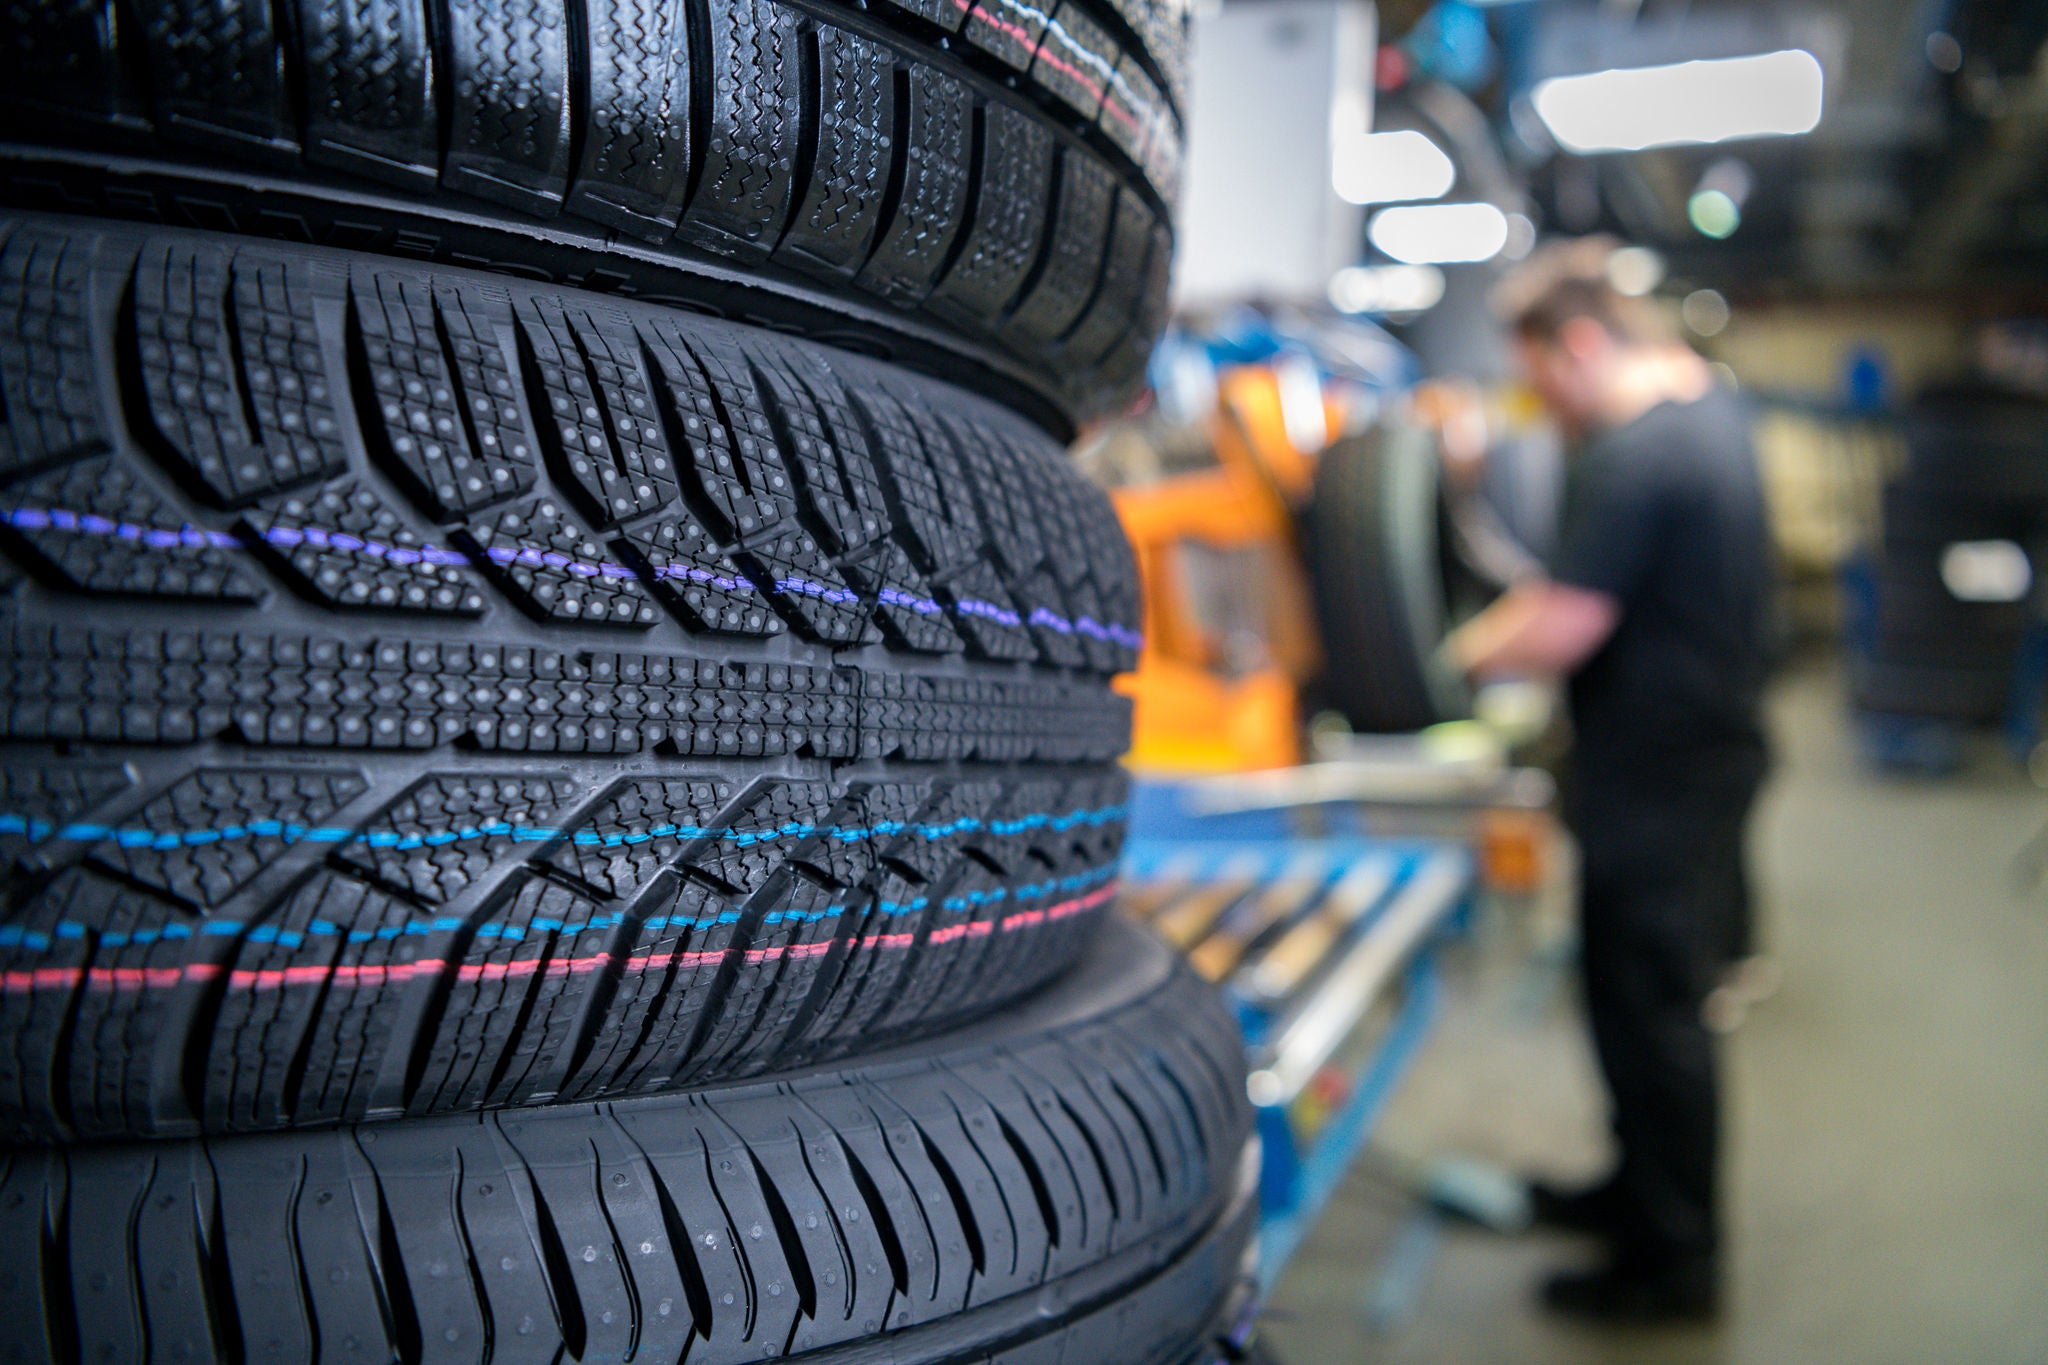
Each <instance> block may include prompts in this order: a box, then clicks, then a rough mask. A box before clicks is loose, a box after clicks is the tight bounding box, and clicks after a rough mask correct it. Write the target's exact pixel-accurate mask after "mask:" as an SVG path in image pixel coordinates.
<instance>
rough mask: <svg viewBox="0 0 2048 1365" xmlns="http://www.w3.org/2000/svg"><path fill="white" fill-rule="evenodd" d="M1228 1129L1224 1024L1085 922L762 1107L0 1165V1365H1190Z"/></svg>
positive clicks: (1222, 1238)
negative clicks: (972, 1005)
mask: <svg viewBox="0 0 2048 1365" xmlns="http://www.w3.org/2000/svg"><path fill="white" fill-rule="evenodd" d="M1250 1131H1251V1122H1250V1112H1249V1107H1248V1105H1247V1104H1246V1101H1245V1097H1244V1062H1243V1052H1242V1046H1241V1044H1240V1042H1239V1040H1238V1037H1237V1033H1236V1029H1235V1026H1234V1025H1233V1023H1232V1021H1231V1019H1230V1017H1229V1014H1228V1012H1227V1011H1226V1010H1225V1008H1224V1007H1223V1005H1222V1002H1221V1001H1220V999H1219V998H1218V997H1217V996H1216V994H1215V992H1214V991H1213V990H1211V989H1210V988H1209V987H1207V986H1206V985H1205V984H1204V983H1202V982H1200V981H1199V980H1198V979H1196V978H1195V976H1194V975H1193V973H1192V972H1191V971H1190V970H1189V969H1188V968H1187V967H1186V965H1185V964H1184V963H1183V962H1181V961H1180V960H1179V959H1178V958H1177V957H1175V956H1174V955H1172V954H1171V953H1169V952H1168V950H1166V949H1165V948H1164V947H1163V946H1162V945H1160V944H1159V943H1157V942H1156V941H1155V940H1153V939H1151V938H1150V937H1149V936H1147V935H1145V934H1144V933H1142V931H1140V930H1138V929H1136V928H1134V927H1130V926H1127V925H1123V924H1116V925H1113V926H1110V927H1107V928H1105V930H1104V932H1103V934H1102V935H1101V937H1100V938H1099V939H1098V940H1097V941H1096V944H1095V946H1094V948H1093V949H1092V950H1091V951H1090V952H1089V953H1088V954H1087V956H1086V957H1085V959H1084V961H1083V963H1082V965H1081V966H1080V967H1079V969H1078V970H1076V971H1075V972H1073V973H1072V974H1070V975H1069V976H1068V977H1066V978H1065V979H1064V980H1063V981H1062V982H1061V983H1060V984H1059V985H1058V986H1056V987H1055V988H1053V989H1052V990H1050V991H1048V992H1045V993H1043V994H1041V995H1039V996H1037V997H1034V998H1033V999H1032V1000H1031V1001H1030V1002H1028V1003H1026V1004H1024V1005H1022V1006H1020V1007H1018V1008H1017V1009H1015V1010H1013V1011H1011V1012H1009V1013H1008V1014H1006V1015H1005V1016H1004V1017H1003V1018H1002V1019H1000V1020H991V1021H988V1022H986V1023H983V1024H978V1025H973V1026H970V1027H968V1028H966V1029H964V1030H961V1031H958V1032H954V1033H949V1034H944V1035H941V1036H937V1037H933V1038H929V1039H926V1040H923V1041H920V1042H917V1043H914V1044H910V1045H907V1046H904V1047H901V1048H898V1049H895V1050H893V1051H889V1052H886V1053H883V1054H880V1055H876V1056H871V1057H869V1058H867V1059H865V1060H863V1061H860V1062H857V1063H841V1064H836V1065H831V1066H825V1067H819V1068H815V1069H811V1070H807V1071H802V1072H799V1073H795V1074H791V1075H787V1076H784V1077H780V1078H778V1080H777V1081H776V1082H775V1083H774V1084H772V1085H771V1084H765V1083H740V1084H725V1085H715V1086H707V1087H701V1088H699V1089H697V1090H694V1091H692V1092H691V1093H689V1094H686V1095H667V1096H652V1097H645V1098H638V1099H630V1100H622V1101H617V1102H613V1103H605V1104H574V1105H556V1106H549V1107H545V1108H537V1109H510V1110H503V1111H499V1112H495V1113H492V1114H488V1115H484V1116H482V1117H481V1118H477V1117H460V1116H448V1117H441V1118H427V1119H414V1120H408V1121H406V1122H403V1123H396V1124H382V1125H361V1126H355V1127H340V1128H334V1129H329V1130H325V1131H319V1132H299V1133H272V1134H265V1135H260V1136H247V1137H228V1138H194V1139H184V1140H174V1141H166V1142H155V1143H145V1144H132V1145H100V1146H79V1147H69V1148H50V1149H43V1150H18V1151H15V1152H13V1153H11V1154H10V1155H9V1158H8V1160H7V1162H6V1164H5V1167H4V1174H0V1202H4V1205H5V1207H7V1208H10V1209H22V1208H29V1209H34V1210H36V1211H37V1216H36V1217H34V1218H24V1217H16V1216H13V1215H9V1216H8V1217H6V1218H4V1219H0V1275H5V1276H6V1277H7V1283H8V1284H10V1285H11V1286H13V1292H12V1293H11V1294H10V1296H9V1309H8V1312H7V1313H6V1314H5V1315H4V1316H0V1357H4V1358H7V1359H24V1360H31V1359H32V1360H140V1359H143V1358H145V1356H149V1357H151V1358H153V1357H154V1356H155V1355H158V1354H161V1355H162V1356H163V1358H165V1359H190V1360H215V1359H228V1358H233V1357H235V1356H238V1355H240V1354H242V1353H243V1352H245V1351H246V1352H247V1353H248V1354H250V1355H251V1356H254V1355H255V1354H257V1352H258V1351H259V1349H260V1351H261V1353H262V1355H263V1357H264V1358H266V1359H278V1360H303V1359H315V1358H317V1359H320V1360H344V1361H345V1360H365V1361H369V1360H380V1361H381V1360H394V1359H399V1360H419V1359H437V1360H439V1359H446V1360H482V1359H484V1358H486V1355H488V1358H489V1359H491V1360H493V1361H499V1362H504V1361H526V1360H532V1361H552V1360H560V1359H564V1358H569V1359H580V1360H597V1359H611V1360H616V1359H625V1358H628V1357H629V1356H630V1357H631V1358H633V1359H647V1360H676V1359H688V1360H690V1361H692V1362H740V1361H755V1360H760V1359H762V1358H763V1357H775V1358H780V1357H782V1356H784V1355H799V1356H802V1357H803V1358H804V1359H806V1360H815V1361H818V1362H821V1365H824V1363H828V1362H849V1363H851V1362H856V1361H858V1362H870V1361H875V1360H881V1359H887V1360H890V1361H896V1362H901V1363H902V1365H925V1363H926V1362H929V1363H930V1365H939V1362H961V1361H968V1360H974V1361H983V1360H988V1359H991V1358H994V1359H1000V1360H1019V1361H1024V1360H1029V1361H1039V1360H1045V1361H1055V1360H1069V1361H1089V1362H1100V1365H1149V1363H1150V1362H1169V1361H1180V1360H1183V1359H1201V1360H1205V1361H1206V1360H1210V1359H1213V1358H1214V1356H1213V1354H1212V1353H1202V1352H1200V1348H1201V1347H1202V1345H1203V1344H1204V1343H1207V1342H1213V1341H1214V1340H1215V1339H1217V1338H1218V1337H1220V1336H1221V1335H1222V1334H1223V1332H1224V1331H1225V1330H1226V1329H1227V1328H1228V1327H1229V1326H1230V1325H1231V1324H1230V1322H1229V1321H1228V1320H1227V1319H1228V1315H1230V1314H1231V1313H1232V1312H1233V1311H1234V1310H1235V1309H1238V1308H1241V1306H1242V1302H1243V1294H1244V1290H1245V1289H1246V1288H1247V1280H1246V1276H1245V1270H1246V1262H1245V1256H1246V1251H1247V1249H1248V1247H1249V1245H1250V1242H1251V1234H1252V1231H1253V1225H1254V1222H1255V1217H1256V1188H1255V1187H1256V1181H1255V1176H1256V1164H1255V1163H1254V1162H1252V1161H1250V1160H1249V1158H1250V1157H1251V1155H1252V1154H1253V1153H1255V1151H1256V1147H1255V1146H1248V1139H1249V1137H1250ZM145 1343H146V1344H147V1345H145Z"/></svg>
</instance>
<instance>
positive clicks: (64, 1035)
mask: <svg viewBox="0 0 2048 1365" xmlns="http://www.w3.org/2000/svg"><path fill="white" fill-rule="evenodd" d="M192 927H193V921H192V916H191V915H190V913H189V912H186V911H183V910H180V909H178V908H175V907H173V906H171V905H169V904H167V903H165V902H164V901H162V900H160V899H157V898H156V897H153V896H149V895H147V894H145V893H143V892H140V891H137V890H135V889H134V888H132V887H127V886H123V885H121V884H120V883H118V882H116V881H113V880H112V879H110V878H108V877H104V876H100V875H98V874H97V873H95V872H91V871H87V870H84V869H80V868H67V869H65V870H64V871H62V872H60V873H58V874H57V876H56V877H55V878H53V879H52V880H51V881H50V882H48V883H47V884H45V885H43V886H41V887H39V888H37V889H36V891H35V892H34V893H33V894H32V895H30V896H29V897H28V898H27V899H26V900H25V902H24V903H23V904H21V905H20V906H18V907H15V908H13V909H12V910H11V911H10V913H9V915H8V920H7V924H6V926H5V928H4V930H0V962H4V963H5V967H6V975H7V977H8V979H9V982H10V987H11V989H10V990H8V991H7V992H6V993H5V994H4V995H0V1027H5V1028H6V1030H7V1036H8V1037H9V1038H10V1039H11V1040H13V1041H12V1043H11V1045H10V1046H9V1047H8V1048H7V1049H6V1050H5V1051H0V1106H4V1111H5V1112H6V1114H7V1119H8V1123H7V1124H6V1127H7V1128H8V1129H9V1130H12V1133H13V1135H14V1136H16V1137H33V1136H42V1135H46V1133H47V1129H46V1128H44V1127H43V1126H42V1125H41V1124H38V1123H37V1122H36V1119H35V1118H34V1117H31V1116H36V1115H42V1116H45V1117H44V1119H43V1124H47V1123H48V1122H49V1121H50V1118H51V1117H55V1118H57V1119H58V1120H59V1121H61V1122H62V1123H63V1124H65V1125H66V1126H67V1127H70V1128H71V1129H73V1130H74V1131H77V1132H80V1133H86V1134H91V1135H94V1136H109V1135H117V1134H120V1133H123V1132H128V1131H134V1130H136V1129H146V1128H148V1127H149V1126H150V1119H151V1117H152V1114H151V1110H152V1108H153V1106H152V1105H151V1103H150V1100H151V1087H150V1076H149V1072H150V1057H151V1047H150V1044H151V1041H152V1039H154V1038H155V1037H156V1036H158V1035H160V1034H162V1033H164V1032H166V1031H168V1028H167V1026H168V1022H169V1020H170V1018H171V1016H172V1014H173V1012H174V1006H173V992H172V991H171V990H170V989H166V987H173V986H175V985H177V984H178V982H179V981H180V980H181V976H182V973H181V971H180V969H179V967H178V966H177V965H174V964H176V963H177V962H180V961H182V959H183V956H184V943H185V941H186V940H187V939H189V937H190V934H191V932H192ZM166 969H167V970H166ZM149 980H154V981H156V982H158V983H159V986H158V988H157V989H155V990H141V989H134V988H132V987H131V988H127V989H122V988H121V983H124V982H135V983H140V982H143V981H149Z"/></svg>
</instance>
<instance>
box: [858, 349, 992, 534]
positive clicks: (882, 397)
mask: <svg viewBox="0 0 2048 1365" xmlns="http://www.w3.org/2000/svg"><path fill="white" fill-rule="evenodd" d="M906 400H908V401H906ZM854 405H855V406H856V407H857V408H858V409H859V410H860V413H861V415H862V417H863V418H864V419H865V421H866V423H867V429H868V433H869V442H868V448H869V449H870V450H871V451H873V452H874V456H875V464H876V467H877V468H878V469H879V470H880V471H881V472H882V475H883V478H884V480H885V481H886V483H887V486H888V488H889V491H890V493H891V494H892V495H893V497H892V503H893V505H894V506H895V507H896V508H897V509H899V511H898V516H899V519H900V522H901V525H900V527H899V530H900V532H901V533H902V534H903V535H904V537H905V538H906V539H907V541H908V543H909V548H910V550H911V552H912V553H913V555H915V556H916V558H917V561H918V562H919V564H920V567H922V568H924V569H925V570H926V571H927V572H930V573H943V572H945V571H946V570H947V569H950V568H952V567H953V566H954V565H956V564H959V563H961V562H963V561H965V560H968V559H971V558H974V557H975V552H976V551H977V549H978V548H979V546H980V542H981V526H980V523H979V521H978V519H977V518H976V517H975V515H974V510H973V501H972V499H971V498H970V497H962V496H960V494H961V493H962V492H963V491H964V490H963V489H962V486H961V482H960V469H959V465H958V463H957V459H956V457H955V454H954V452H953V448H952V445H951V443H950V442H947V441H945V440H943V439H941V437H940V433H939V432H938V431H937V430H936V428H935V427H933V426H931V425H930V424H928V423H924V422H920V421H919V420H918V413H917V409H916V406H915V400H914V399H910V396H909V395H907V394H898V393H895V392H892V391H891V390H889V389H886V388H883V387H880V386H876V387H873V388H864V389H860V390H857V391H855V393H854Z"/></svg>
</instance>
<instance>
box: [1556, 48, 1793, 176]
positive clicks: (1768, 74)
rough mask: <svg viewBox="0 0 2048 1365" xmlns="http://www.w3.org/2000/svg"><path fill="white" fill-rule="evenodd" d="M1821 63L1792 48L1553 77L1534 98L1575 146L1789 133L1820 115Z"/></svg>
mask: <svg viewBox="0 0 2048 1365" xmlns="http://www.w3.org/2000/svg"><path fill="white" fill-rule="evenodd" d="M1821 83H1822V78H1821V69H1820V62H1819V60H1818V59H1816V58H1815V57H1814V55H1813V54H1812V53H1811V52H1804V51H1801V50H1799V49H1798V48H1792V49H1789V50H1787V51H1784V52H1766V53H1763V54H1761V55H1759V56H1754V57H1727V58H1722V59H1719V60H1716V61H1703V62H1679V63H1677V64H1676V65H1673V66H1639V67H1628V68H1622V69H1618V70H1613V71H1594V72H1590V73H1588V74H1586V75H1583V76H1553V77H1551V78H1550V79H1549V80H1546V81H1540V82H1538V83H1537V85H1536V88H1535V90H1533V91H1532V92H1531V93H1530V96H1529V99H1530V102H1531V103H1532V104H1534V105H1535V106H1536V113H1537V116H1538V117H1540V118H1541V119H1542V120H1543V124H1544V126H1545V127H1546V128H1548V129H1550V134H1551V136H1552V137H1554V138H1556V139H1557V140H1558V142H1559V143H1560V144H1561V145H1563V146H1564V147H1565V149H1566V150H1568V151H1573V152H1639V151H1642V150H1643V149H1644V148H1645V147H1670V146H1675V145H1680V144H1685V143H1706V142H1726V141H1728V140H1730V139H1731V138H1745V137H1789V136H1791V135H1794V134H1797V133H1805V132H1810V131H1812V129H1813V126H1814V125H1815V124H1817V123H1819V122H1820V109H1821Z"/></svg>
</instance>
